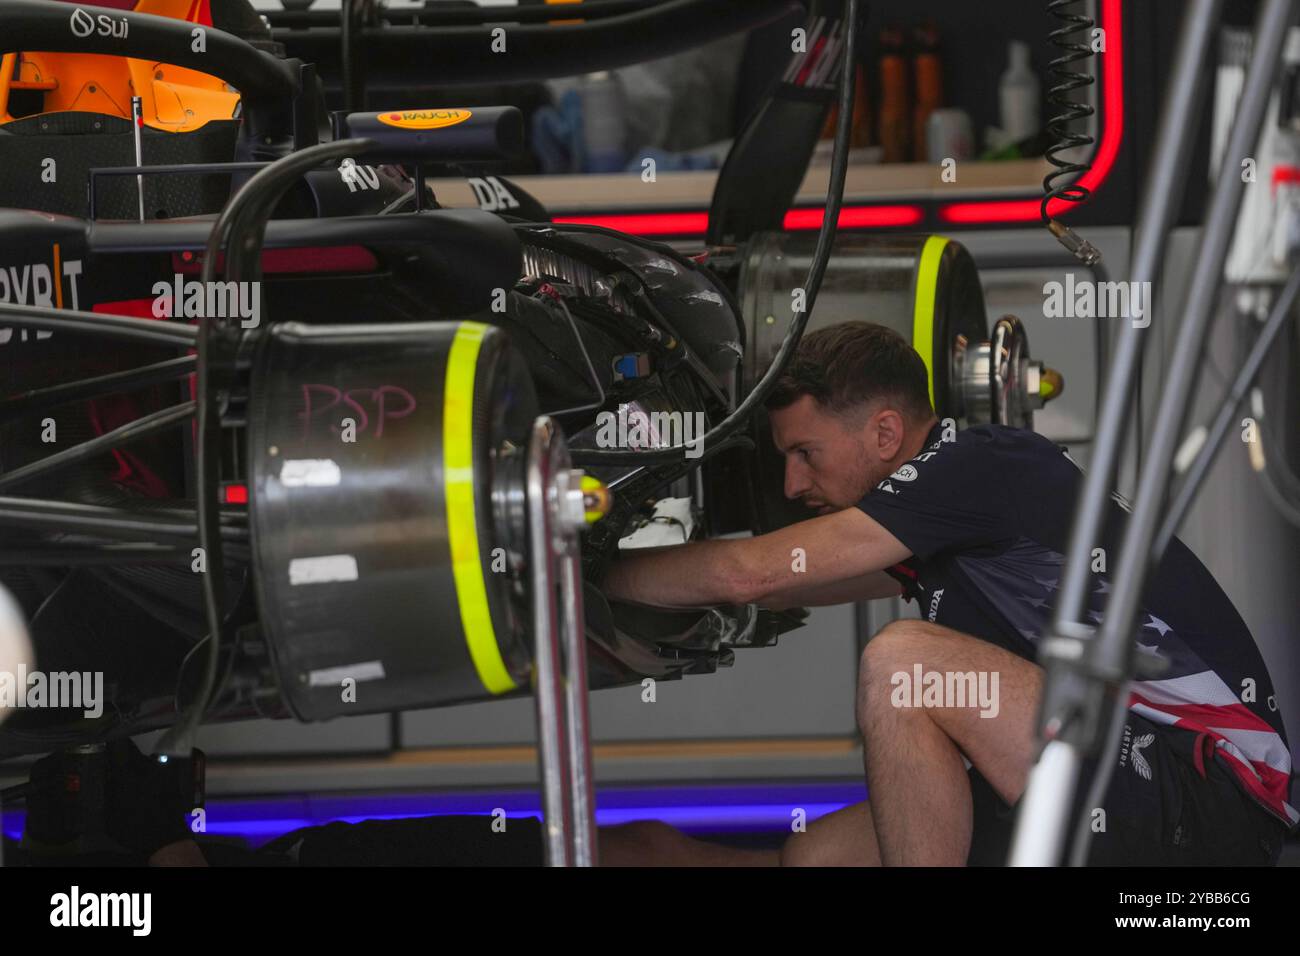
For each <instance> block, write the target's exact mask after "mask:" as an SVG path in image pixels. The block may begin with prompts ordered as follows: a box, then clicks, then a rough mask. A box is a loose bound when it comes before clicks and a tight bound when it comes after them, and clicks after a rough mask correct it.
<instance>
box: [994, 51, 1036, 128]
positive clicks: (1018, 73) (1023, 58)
mask: <svg viewBox="0 0 1300 956" xmlns="http://www.w3.org/2000/svg"><path fill="white" fill-rule="evenodd" d="M1007 56H1008V60H1009V61H1010V66H1008V67H1007V71H1006V72H1005V73H1003V74H1002V83H1001V85H1000V86H999V88H998V100H999V103H1000V105H1001V107H1002V132H1003V134H1004V135H1005V136H1006V141H1007V142H1009V143H1018V142H1020V141H1021V140H1024V139H1028V138H1029V137H1031V136H1033V135H1034V134H1035V133H1037V132H1038V122H1039V119H1038V116H1039V112H1038V77H1036V76H1035V75H1034V71H1033V70H1032V69H1030V66H1029V44H1027V43H1022V42H1021V41H1019V40H1012V41H1011V45H1010V46H1009V47H1008V51H1007Z"/></svg>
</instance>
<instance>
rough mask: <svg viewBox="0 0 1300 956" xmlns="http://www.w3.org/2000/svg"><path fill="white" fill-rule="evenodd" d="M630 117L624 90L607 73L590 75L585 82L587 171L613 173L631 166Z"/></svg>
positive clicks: (583, 91) (585, 168)
mask: <svg viewBox="0 0 1300 956" xmlns="http://www.w3.org/2000/svg"><path fill="white" fill-rule="evenodd" d="M626 141H627V117H626V116H625V115H624V103H623V87H622V86H620V85H619V82H618V79H617V78H616V77H614V76H613V75H612V74H611V73H609V72H607V71H601V72H599V73H588V74H587V75H586V76H585V77H583V79H582V143H583V149H584V152H585V153H586V161H585V162H584V163H583V169H584V170H585V171H586V172H589V173H612V172H617V171H619V170H621V169H622V168H623V167H624V166H625V165H626V164H627V143H626Z"/></svg>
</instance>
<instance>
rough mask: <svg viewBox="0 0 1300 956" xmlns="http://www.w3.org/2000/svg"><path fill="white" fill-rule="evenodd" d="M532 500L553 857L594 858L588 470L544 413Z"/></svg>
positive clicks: (555, 861)
mask: <svg viewBox="0 0 1300 956" xmlns="http://www.w3.org/2000/svg"><path fill="white" fill-rule="evenodd" d="M527 500H528V553H529V562H530V566H531V569H532V570H531V578H532V591H533V629H534V636H535V640H536V642H537V647H536V663H535V666H534V685H535V686H534V692H535V695H536V701H537V738H538V748H537V749H538V761H539V763H540V765H541V777H542V809H543V814H544V827H543V829H544V842H545V846H546V863H547V865H548V866H592V865H594V862H595V858H596V823H595V815H594V809H595V806H594V804H595V802H594V800H593V798H592V773H591V735H590V731H589V726H588V718H587V644H586V632H585V628H584V618H583V607H582V565H581V561H580V557H581V551H580V548H579V543H578V531H579V529H580V528H582V526H583V525H584V523H585V508H584V504H583V501H584V497H583V492H582V473H581V472H577V471H573V470H572V469H570V467H569V453H568V449H567V448H566V447H565V445H564V441H563V439H562V437H561V436H560V431H559V427H558V426H557V425H556V424H555V423H554V422H553V421H552V420H551V419H550V418H547V417H545V416H543V417H541V418H539V419H537V421H536V422H534V424H533V432H532V436H531V438H530V441H529V447H528V464H527Z"/></svg>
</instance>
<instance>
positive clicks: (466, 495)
mask: <svg viewBox="0 0 1300 956" xmlns="http://www.w3.org/2000/svg"><path fill="white" fill-rule="evenodd" d="M489 328H490V326H487V325H483V324H481V323H479V322H462V323H461V324H460V327H459V328H457V329H456V336H455V338H454V339H452V343H451V351H450V352H449V353H448V355H447V384H446V394H445V395H444V396H443V411H442V456H443V457H442V466H443V488H444V495H445V497H446V500H447V544H448V547H449V548H450V550H451V571H452V576H453V577H454V579H455V582H456V603H457V605H458V606H459V607H460V624H461V629H462V630H463V631H464V633H465V643H466V645H468V647H469V656H470V659H471V660H473V661H474V668H475V670H477V671H478V676H479V680H481V681H482V682H483V686H484V687H485V688H487V689H488V691H490V692H491V693H493V694H504V693H506V692H507V691H511V690H514V689H515V687H516V686H517V685H516V684H515V681H514V678H512V677H511V676H510V672H509V671H508V670H507V669H506V664H505V661H504V660H503V659H502V657H501V648H500V646H499V645H498V644H497V637H496V631H495V630H494V629H493V627H492V612H491V610H490V608H489V607H488V599H487V587H486V585H485V584H484V581H483V562H482V559H481V557H480V555H479V548H478V520H477V516H476V514H475V510H474V372H475V369H476V368H477V366H478V353H479V348H480V347H481V346H482V344H483V336H484V335H486V334H487V331H488V329H489Z"/></svg>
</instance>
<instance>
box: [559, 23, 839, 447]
mask: <svg viewBox="0 0 1300 956" xmlns="http://www.w3.org/2000/svg"><path fill="white" fill-rule="evenodd" d="M844 24H845V28H844V29H845V40H844V60H843V62H842V63H841V65H840V101H839V119H838V121H837V122H836V125H835V145H834V149H833V152H832V154H831V174H830V185H829V188H828V190H827V195H826V215H825V218H824V219H823V220H822V227H821V230H820V232H818V234H817V246H816V248H815V249H814V251H813V259H812V263H811V264H810V266H809V268H808V277H807V279H806V280H805V281H804V285H803V288H804V307H803V309H801V310H800V311H798V312H796V313H795V315H794V319H793V320H792V321H791V323H790V328H789V330H788V331H787V332H786V334H785V339H784V340H783V341H782V342H781V348H780V349H779V350H777V353H776V357H775V358H773V359H772V364H771V365H770V366H768V369H767V371H766V372H765V373H764V374H763V377H762V378H761V379H760V380H759V381H758V384H756V385H755V386H754V388H753V390H752V391H751V392H750V393H749V394H748V395H747V396H745V400H744V401H742V402H741V403H740V405H738V406H737V407H736V410H735V411H733V412H732V413H731V414H730V415H728V416H727V417H726V418H724V419H723V420H722V421H721V422H719V423H718V424H717V425H715V426H714V427H713V428H712V429H711V430H710V431H708V432H707V433H705V435H704V436H703V437H702V438H699V439H697V440H696V441H695V442H693V443H691V444H689V445H674V446H672V447H670V448H655V449H649V450H646V451H616V450H604V449H597V450H587V449H583V451H582V455H581V457H582V462H583V464H586V465H593V466H600V465H645V464H653V463H655V462H664V461H673V460H676V459H678V458H680V457H683V456H684V455H685V453H686V452H687V450H688V449H698V448H701V447H705V448H707V447H709V446H710V445H714V444H717V443H720V442H722V441H725V440H726V439H727V438H728V437H730V436H731V434H732V433H733V432H735V431H737V430H738V429H739V428H740V427H741V426H742V425H744V424H746V423H747V422H748V420H749V417H750V415H752V414H753V413H754V411H755V410H756V409H758V408H759V407H760V406H761V405H762V404H763V402H764V401H765V400H766V399H767V396H768V394H769V393H770V392H771V391H772V389H773V388H774V387H775V385H776V382H777V379H779V378H780V377H781V375H782V374H784V372H785V368H786V366H787V365H788V364H789V362H790V359H791V358H792V357H793V356H794V353H795V350H796V349H797V348H798V347H799V341H800V339H802V338H803V333H804V329H805V328H806V327H807V325H808V318H809V316H810V315H811V314H812V310H813V305H814V304H815V303H816V301H817V293H818V292H819V291H820V289H821V284H822V277H823V276H824V275H825V274H826V267H827V265H828V264H829V263H830V258H831V249H832V247H833V246H834V244H835V236H836V227H837V226H838V224H839V218H840V206H841V205H842V204H843V201H844V180H845V177H846V175H847V173H848V166H849V134H850V132H851V127H852V118H853V94H854V86H855V84H854V70H855V66H856V63H855V61H856V53H857V50H856V47H857V44H856V37H857V25H858V0H847V3H846V6H845V15H844Z"/></svg>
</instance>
